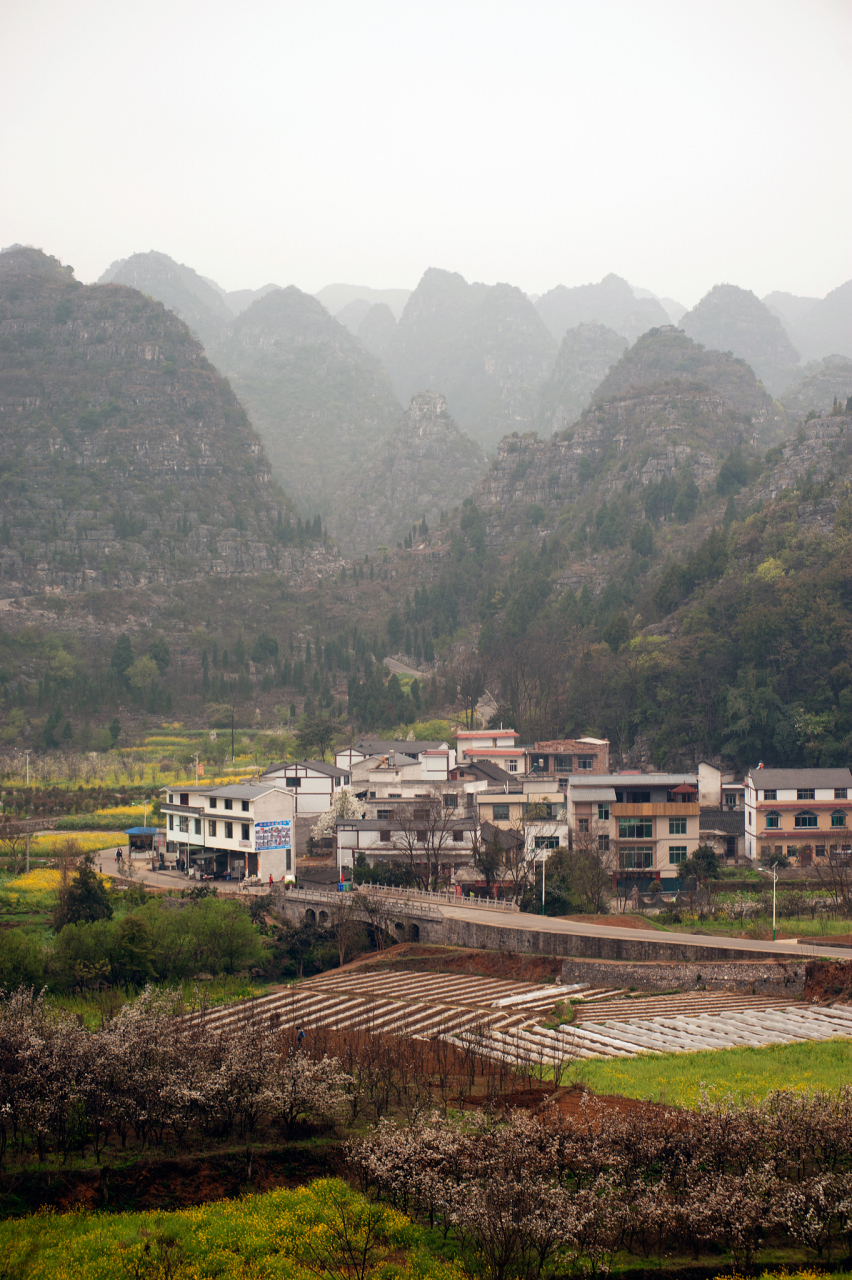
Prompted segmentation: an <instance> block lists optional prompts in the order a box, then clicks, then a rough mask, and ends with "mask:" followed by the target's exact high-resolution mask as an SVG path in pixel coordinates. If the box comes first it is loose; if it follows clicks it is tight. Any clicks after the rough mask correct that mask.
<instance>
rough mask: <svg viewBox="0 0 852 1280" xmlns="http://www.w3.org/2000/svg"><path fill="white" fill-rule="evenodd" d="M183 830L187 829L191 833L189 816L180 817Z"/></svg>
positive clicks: (187, 832)
mask: <svg viewBox="0 0 852 1280" xmlns="http://www.w3.org/2000/svg"><path fill="white" fill-rule="evenodd" d="M179 822H180V829H181V831H185V832H186V834H187V835H189V818H184V817H181V818H180V819H179Z"/></svg>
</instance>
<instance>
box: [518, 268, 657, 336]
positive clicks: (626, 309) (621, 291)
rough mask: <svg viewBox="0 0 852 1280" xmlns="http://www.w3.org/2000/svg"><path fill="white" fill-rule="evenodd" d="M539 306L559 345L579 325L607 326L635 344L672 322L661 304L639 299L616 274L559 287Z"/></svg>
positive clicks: (551, 291)
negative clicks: (642, 334)
mask: <svg viewBox="0 0 852 1280" xmlns="http://www.w3.org/2000/svg"><path fill="white" fill-rule="evenodd" d="M535 307H536V311H538V313H539V315H540V316H541V318H542V320H543V321H544V323H545V324H546V325H547V327H548V329H549V330H550V332H551V333H552V334H553V336H554V338H556V340H557V342H561V341H562V339H563V338H564V337H565V334H566V332H567V331H568V329H573V328H574V327H575V326H576V325H578V324H603V325H606V327H607V328H609V329H612V330H614V331H615V332H616V333H622V334H624V336H625V338H627V340H628V341H629V342H635V341H636V339H637V338H638V337H639V335H640V333H645V332H646V331H647V330H648V329H653V328H654V327H655V326H658V325H663V324H669V323H670V321H671V317H670V316H669V314H668V312H667V311H666V310H665V308H664V307H663V305H662V303H661V302H659V301H658V300H657V299H656V298H637V297H636V295H635V293H634V292H633V290H632V289H631V287H630V285H629V284H628V283H627V281H626V280H622V279H621V277H620V276H617V275H613V274H610V275H608V276H604V278H603V280H601V281H600V282H599V283H598V284H583V285H576V286H575V287H573V288H568V287H567V286H566V285H564V284H559V285H557V286H556V288H555V289H550V290H548V292H547V293H545V294H542V296H541V297H540V298H539V299H538V301H537V302H536V304H535Z"/></svg>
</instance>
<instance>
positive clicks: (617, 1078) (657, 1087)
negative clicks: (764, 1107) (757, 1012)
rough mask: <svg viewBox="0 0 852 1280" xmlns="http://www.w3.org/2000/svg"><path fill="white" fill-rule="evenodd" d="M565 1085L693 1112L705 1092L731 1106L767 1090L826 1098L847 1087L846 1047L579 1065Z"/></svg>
mask: <svg viewBox="0 0 852 1280" xmlns="http://www.w3.org/2000/svg"><path fill="white" fill-rule="evenodd" d="M570 1079H571V1080H572V1081H576V1082H577V1083H580V1084H583V1085H585V1086H586V1087H587V1088H588V1089H590V1090H592V1091H593V1092H594V1093H599V1094H621V1095H622V1096H623V1097H626V1098H642V1099H646V1100H649V1101H653V1102H665V1103H668V1104H669V1105H670V1106H681V1107H695V1106H698V1104H699V1103H700V1102H701V1097H702V1093H703V1092H704V1091H705V1090H707V1089H709V1090H712V1091H713V1092H714V1093H715V1094H716V1095H717V1096H719V1097H724V1096H725V1095H727V1094H730V1095H731V1096H732V1097H733V1099H734V1101H735V1102H744V1101H746V1100H748V1099H749V1098H757V1099H759V1098H764V1097H766V1095H767V1094H768V1093H771V1092H772V1090H773V1089H798V1090H809V1091H829V1092H831V1091H834V1090H836V1089H839V1088H840V1087H841V1086H842V1085H845V1084H852V1041H849V1040H825V1041H823V1042H821V1043H811V1044H779V1045H767V1046H765V1047H764V1048H760V1049H716V1050H707V1051H705V1052H703V1053H666V1054H658V1055H656V1056H654V1055H653V1054H641V1055H640V1056H639V1057H637V1058H620V1059H618V1060H616V1061H608V1062H607V1061H600V1062H599V1061H585V1062H578V1063H577V1065H576V1068H575V1069H574V1071H573V1072H572V1073H571V1076H570Z"/></svg>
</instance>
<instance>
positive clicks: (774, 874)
mask: <svg viewBox="0 0 852 1280" xmlns="http://www.w3.org/2000/svg"><path fill="white" fill-rule="evenodd" d="M777 866H778V863H777V862H773V864H772V866H771V868H770V869H769V871H767V870H766V867H758V868H757V869H758V871H759V872H760V873H761V875H764V876H770V875H771V876H772V941H773V942H774V941H775V886H776V884H777V883H778V872H777V871H776V870H775V868H776V867H777Z"/></svg>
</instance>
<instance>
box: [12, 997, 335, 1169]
mask: <svg viewBox="0 0 852 1280" xmlns="http://www.w3.org/2000/svg"><path fill="white" fill-rule="evenodd" d="M170 1002H173V997H171V998H170V997H168V996H166V995H164V994H162V993H156V992H154V991H153V990H152V989H151V988H148V989H146V991H145V992H144V993H143V995H142V996H141V997H140V998H139V999H138V1000H137V1001H136V1002H135V1003H133V1004H128V1005H125V1006H124V1007H123V1008H122V1010H121V1012H120V1013H119V1014H118V1016H117V1017H115V1018H114V1019H112V1021H109V1022H107V1023H106V1025H105V1026H104V1027H103V1028H102V1029H101V1030H100V1031H96V1032H89V1031H86V1030H85V1029H84V1028H83V1027H81V1026H80V1025H79V1023H78V1021H77V1019H76V1018H74V1017H72V1016H71V1015H68V1014H65V1013H63V1012H62V1011H60V1010H56V1009H54V1008H51V1006H49V1005H48V1003H47V1002H46V1000H45V998H44V996H43V995H37V994H36V993H35V992H34V991H33V990H32V989H27V988H24V987H21V988H19V990H18V991H16V992H14V993H12V994H11V995H8V996H6V997H5V998H3V999H2V1001H0V1061H2V1062H3V1064H4V1069H3V1071H2V1072H0V1160H2V1159H3V1158H4V1157H5V1158H6V1159H9V1158H12V1159H22V1158H27V1157H32V1156H36V1157H37V1158H38V1160H39V1161H44V1160H46V1159H47V1158H48V1157H49V1156H51V1155H52V1156H58V1157H60V1158H61V1159H66V1158H67V1157H68V1156H70V1155H73V1154H79V1155H86V1154H88V1155H93V1156H94V1157H95V1158H96V1159H97V1160H100V1158H101V1156H102V1153H103V1151H104V1148H105V1147H106V1146H107V1144H112V1145H113V1146H118V1147H120V1148H121V1149H122V1150H124V1149H126V1148H128V1147H130V1148H135V1149H137V1150H143V1149H145V1148H147V1147H152V1146H156V1147H164V1146H170V1147H179V1148H181V1149H186V1148H187V1147H189V1146H192V1145H194V1144H195V1145H199V1144H207V1145H209V1144H210V1143H211V1142H213V1141H223V1140H227V1139H229V1138H232V1137H235V1136H236V1137H240V1138H244V1139H245V1138H249V1137H256V1136H263V1135H266V1136H268V1137H284V1138H287V1137H289V1136H291V1135H292V1134H293V1133H294V1132H295V1131H296V1129H297V1127H298V1126H299V1125H301V1124H305V1123H308V1124H312V1125H315V1126H316V1125H320V1126H323V1125H329V1124H333V1122H334V1121H335V1119H336V1118H337V1117H338V1115H339V1114H340V1113H341V1112H342V1110H343V1108H344V1105H345V1101H346V1092H347V1089H348V1088H349V1087H350V1085H351V1080H350V1077H349V1076H348V1075H347V1074H346V1072H345V1071H343V1069H342V1068H341V1066H340V1064H339V1063H338V1062H337V1061H335V1060H334V1059H330V1058H327V1057H324V1058H322V1059H321V1060H319V1061H316V1060H314V1059H312V1058H310V1057H309V1056H308V1055H307V1054H303V1053H299V1052H297V1051H296V1046H295V1043H294V1039H293V1036H292V1035H291V1034H290V1033H289V1032H284V1031H282V1030H280V1029H278V1028H276V1027H270V1026H262V1025H261V1024H260V1023H259V1022H256V1023H252V1024H247V1025H246V1026H245V1027H240V1028H238V1029H236V1030H234V1029H232V1030H231V1031H230V1032H229V1033H225V1032H219V1033H217V1032H215V1031H213V1030H211V1029H210V1028H209V1027H207V1026H205V1025H204V1022H203V1020H201V1019H197V1018H192V1017H184V1018H181V1017H175V1016H173V1013H172V1008H171V1003H170Z"/></svg>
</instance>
